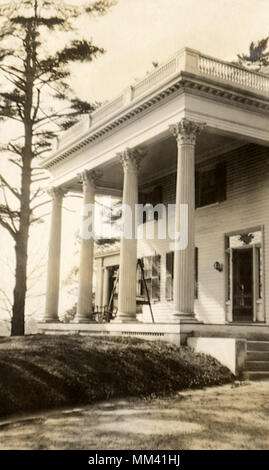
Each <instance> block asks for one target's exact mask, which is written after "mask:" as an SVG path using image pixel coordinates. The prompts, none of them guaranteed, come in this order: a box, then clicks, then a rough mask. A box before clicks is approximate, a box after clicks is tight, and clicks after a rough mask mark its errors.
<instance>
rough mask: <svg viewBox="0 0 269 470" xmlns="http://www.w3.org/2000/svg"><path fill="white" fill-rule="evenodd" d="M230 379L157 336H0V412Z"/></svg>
mask: <svg viewBox="0 0 269 470" xmlns="http://www.w3.org/2000/svg"><path fill="white" fill-rule="evenodd" d="M232 379H233V376H232V374H231V372H230V371H229V370H228V369H226V368H225V367H223V366H222V365H221V364H219V363H218V362H217V361H216V360H215V359H213V358H212V357H209V356H206V355H204V354H195V353H194V352H192V351H191V350H190V349H188V348H180V349H179V348H177V347H176V346H174V345H172V344H168V343H164V342H161V341H158V342H150V341H144V340H141V339H136V338H127V337H126V338H117V337H114V338H113V337H111V338H103V337H102V338H101V337H96V338H91V337H89V336H88V337H87V336H86V337H80V336H60V335H59V336H45V335H34V336H26V337H22V338H2V339H1V340H0V416H6V415H9V414H12V413H18V412H30V411H36V410H41V409H48V408H55V407H63V406H69V405H77V404H89V403H93V402H96V401H99V400H105V399H108V398H120V397H126V396H132V397H134V396H139V397H145V396H149V395H151V394H154V395H156V396H158V395H165V394H169V393H171V392H174V391H178V390H182V389H186V388H197V387H203V386H206V385H218V384H223V383H227V382H229V381H231V380H232Z"/></svg>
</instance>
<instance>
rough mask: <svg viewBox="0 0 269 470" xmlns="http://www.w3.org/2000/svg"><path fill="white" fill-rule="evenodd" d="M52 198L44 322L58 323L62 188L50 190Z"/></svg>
mask: <svg viewBox="0 0 269 470" xmlns="http://www.w3.org/2000/svg"><path fill="white" fill-rule="evenodd" d="M50 195H51V196H52V213H51V227H50V241H49V254H48V270H47V291H46V309H45V317H44V321H45V322H46V323H54V322H57V321H58V304H59V286H60V262H61V231H62V202H63V196H64V191H63V190H62V189H61V188H52V189H50Z"/></svg>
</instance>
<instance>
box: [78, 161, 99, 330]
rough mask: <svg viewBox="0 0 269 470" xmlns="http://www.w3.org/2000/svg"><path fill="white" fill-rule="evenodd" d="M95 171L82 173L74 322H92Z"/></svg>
mask: <svg viewBox="0 0 269 470" xmlns="http://www.w3.org/2000/svg"><path fill="white" fill-rule="evenodd" d="M95 179H96V173H95V172H94V171H92V172H90V171H87V170H85V171H84V172H83V173H82V184H83V215H82V226H81V233H80V236H81V245H80V265H79V289H78V304H77V314H76V317H75V320H74V321H75V322H76V323H91V322H93V321H94V320H93V315H92V313H93V309H92V279H93V263H94V202H95Z"/></svg>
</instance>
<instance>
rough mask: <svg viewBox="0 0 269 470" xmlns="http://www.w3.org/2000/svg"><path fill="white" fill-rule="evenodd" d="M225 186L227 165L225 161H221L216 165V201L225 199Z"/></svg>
mask: <svg viewBox="0 0 269 470" xmlns="http://www.w3.org/2000/svg"><path fill="white" fill-rule="evenodd" d="M226 186H227V165H226V162H221V163H219V164H218V165H217V166H216V196H217V197H216V199H217V202H222V201H225V200H226V197H227V195H226Z"/></svg>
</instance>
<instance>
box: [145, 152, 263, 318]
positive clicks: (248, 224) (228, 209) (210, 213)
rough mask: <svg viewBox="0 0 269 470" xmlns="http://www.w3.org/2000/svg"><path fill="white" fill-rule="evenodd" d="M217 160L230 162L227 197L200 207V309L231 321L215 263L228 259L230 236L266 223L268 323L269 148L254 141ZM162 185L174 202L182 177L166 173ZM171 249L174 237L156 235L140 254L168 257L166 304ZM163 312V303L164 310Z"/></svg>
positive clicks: (166, 200) (203, 314) (200, 314)
mask: <svg viewBox="0 0 269 470" xmlns="http://www.w3.org/2000/svg"><path fill="white" fill-rule="evenodd" d="M215 160H216V162H217V161H218V160H219V161H223V160H226V161H227V199H226V201H224V202H221V203H219V204H216V205H212V206H207V207H203V208H199V209H197V210H196V239H195V245H196V246H197V247H198V250H199V251H198V253H199V255H198V268H199V271H198V280H199V286H198V299H197V300H196V302H195V313H196V314H197V316H198V318H200V319H201V320H203V321H205V322H209V323H224V322H225V273H224V272H221V273H220V272H217V271H216V270H214V268H213V264H214V262H215V261H219V262H220V263H224V235H225V233H229V232H233V231H237V230H238V231H240V230H244V229H248V228H253V227H256V226H263V228H264V289H263V292H264V304H265V315H266V322H267V323H269V149H267V148H263V147H260V146H257V145H254V144H250V145H245V146H244V147H241V148H240V149H236V150H234V151H232V152H229V153H227V154H225V155H221V157H220V158H219V159H217V158H216V159H215ZM156 183H157V182H156ZM158 184H161V185H162V187H163V200H164V203H165V204H169V203H174V201H175V187H176V175H175V174H171V175H168V176H165V177H163V178H161V179H159V180H158ZM166 251H169V243H168V241H163V240H161V241H158V240H156V239H155V240H154V241H145V240H141V241H139V242H138V256H146V255H150V254H154V253H159V254H161V255H162V264H163V267H162V269H161V292H162V293H163V295H162V301H163V306H164V307H165V302H164V301H165V298H164V293H165V269H164V263H165V252H166ZM166 307H167V306H166ZM156 308H157V306H156ZM164 309H165V308H164ZM162 310H163V308H162V307H161V305H159V307H158V311H159V312H161V311H162Z"/></svg>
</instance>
